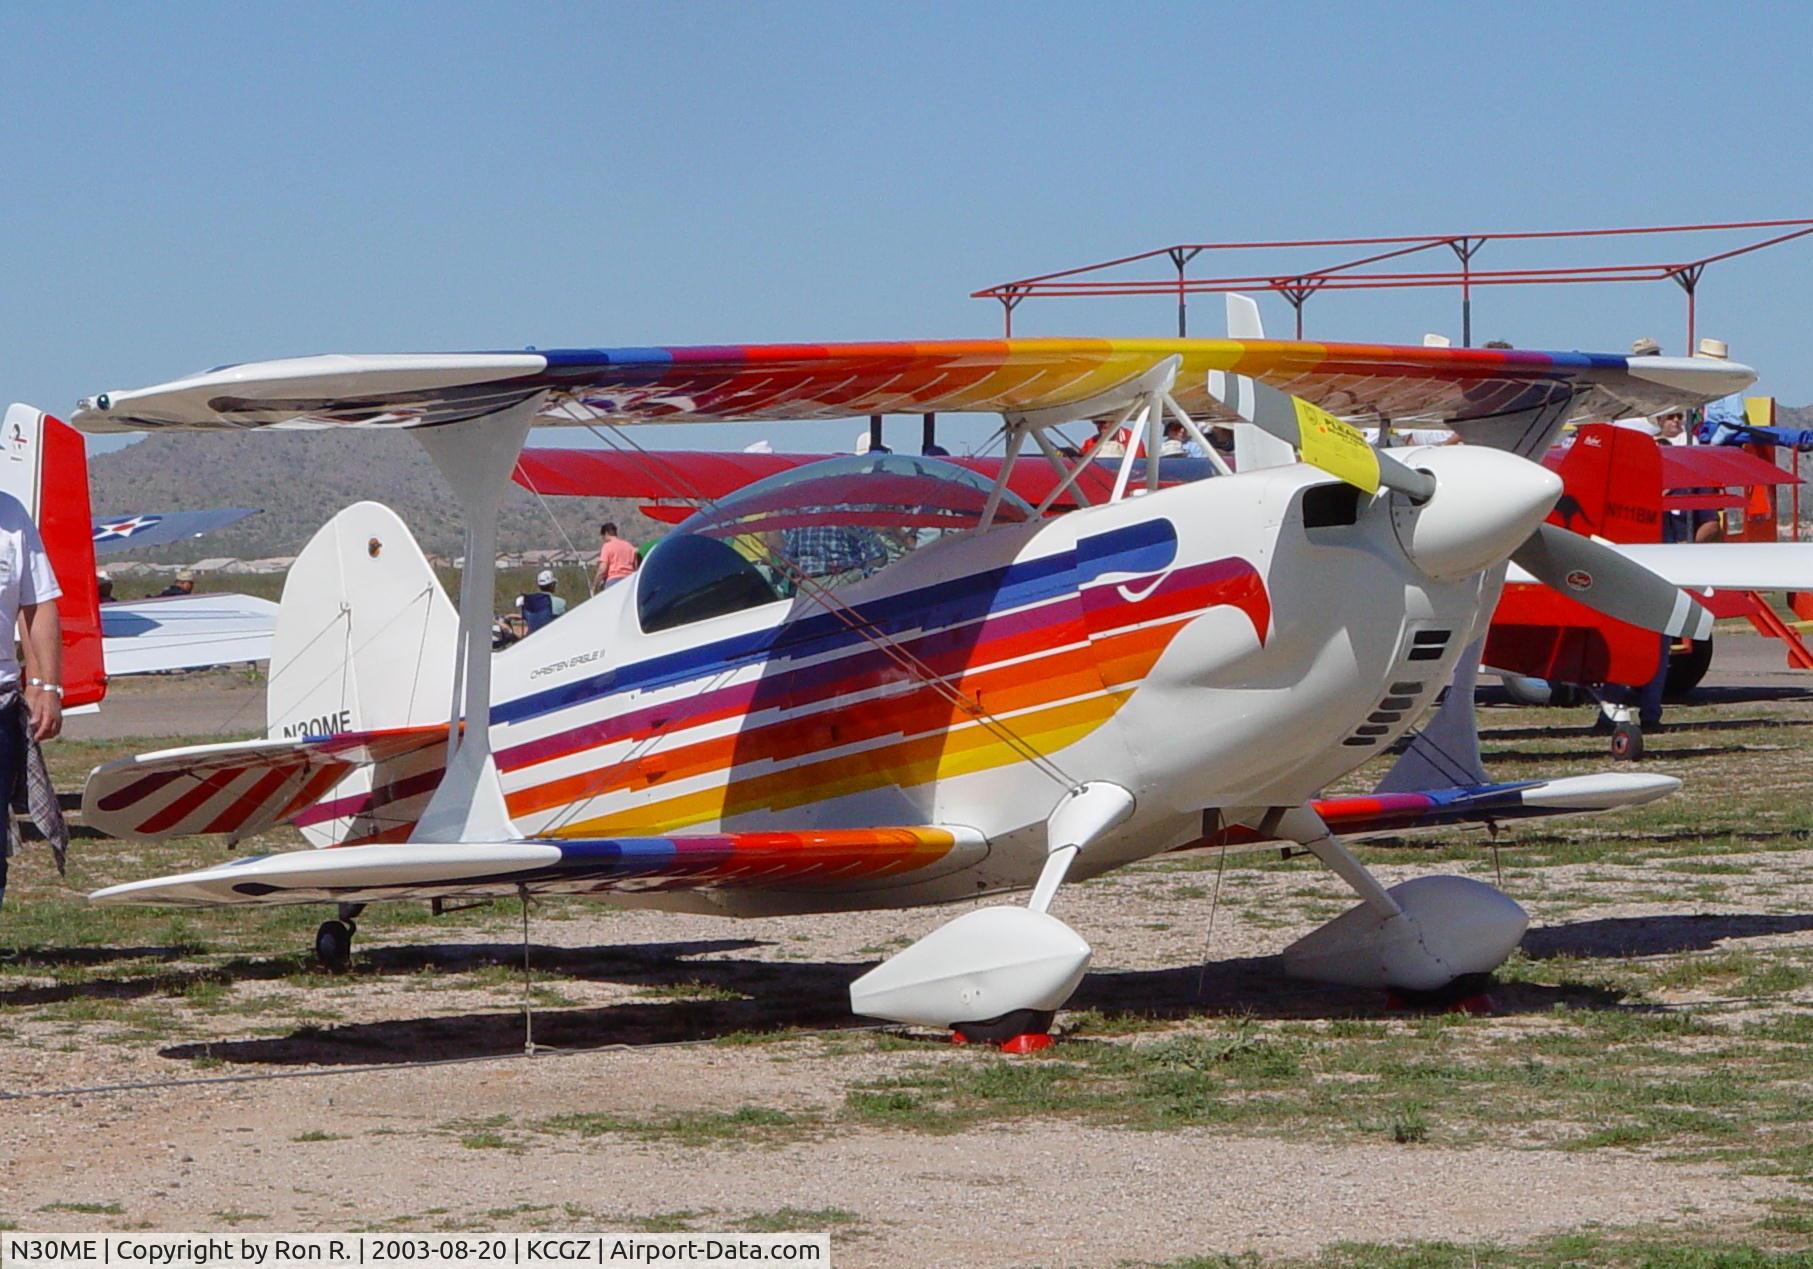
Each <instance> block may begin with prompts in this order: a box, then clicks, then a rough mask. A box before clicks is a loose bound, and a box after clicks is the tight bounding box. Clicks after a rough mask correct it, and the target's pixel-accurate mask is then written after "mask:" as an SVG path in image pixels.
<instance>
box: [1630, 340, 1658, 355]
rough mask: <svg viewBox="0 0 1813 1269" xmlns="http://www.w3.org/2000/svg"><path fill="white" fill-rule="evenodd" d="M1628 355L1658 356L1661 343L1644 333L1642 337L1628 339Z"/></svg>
mask: <svg viewBox="0 0 1813 1269" xmlns="http://www.w3.org/2000/svg"><path fill="white" fill-rule="evenodd" d="M1630 355H1631V356H1633V357H1660V356H1661V355H1662V345H1660V344H1658V343H1657V342H1656V341H1655V340H1653V339H1651V338H1650V337H1649V336H1648V335H1645V336H1644V337H1643V338H1642V339H1633V340H1631V341H1630Z"/></svg>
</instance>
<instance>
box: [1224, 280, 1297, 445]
mask: <svg viewBox="0 0 1813 1269" xmlns="http://www.w3.org/2000/svg"><path fill="white" fill-rule="evenodd" d="M1227 305H1228V338H1229V339H1264V338H1265V323H1264V321H1263V320H1262V319H1261V318H1260V316H1259V305H1258V303H1257V302H1256V301H1255V300H1254V299H1253V297H1252V296H1250V295H1236V294H1234V293H1233V292H1232V291H1230V292H1228V300H1227ZM1296 461H1297V451H1296V450H1294V449H1292V448H1291V447H1290V446H1289V445H1286V444H1285V443H1284V442H1283V441H1281V440H1279V439H1278V438H1277V437H1275V436H1272V435H1270V434H1269V433H1266V432H1262V431H1260V430H1259V429H1258V428H1256V427H1254V426H1253V425H1252V424H1251V423H1236V424H1234V470H1235V471H1258V470H1259V469H1260V468H1262V467H1288V466H1289V465H1290V464H1292V463H1294V462H1296Z"/></svg>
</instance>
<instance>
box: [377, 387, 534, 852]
mask: <svg viewBox="0 0 1813 1269" xmlns="http://www.w3.org/2000/svg"><path fill="white" fill-rule="evenodd" d="M546 400H547V394H546V393H545V392H544V393H537V394H536V395H535V396H532V397H530V398H528V399H527V400H524V401H518V402H516V403H515V404H513V405H508V406H505V407H504V408H503V409H501V410H497V411H495V412H493V413H491V414H485V415H480V416H478V417H477V418H470V419H461V420H459V421H458V422H455V423H443V424H441V425H439V426H433V427H422V428H414V429H411V431H412V432H413V434H414V435H415V437H416V439H418V440H420V441H421V442H422V448H423V449H425V450H427V451H428V457H429V458H431V459H433V460H434V465H435V466H436V467H438V468H439V469H440V472H441V475H443V476H445V477H446V478H447V483H448V484H449V485H451V486H452V487H453V496H454V498H456V499H457V500H458V501H459V504H460V519H461V521H462V522H463V524H464V526H465V546H466V559H465V563H464V565H463V566H462V568H461V569H460V628H459V635H458V638H457V640H456V641H455V644H454V646H455V648H456V649H458V651H459V655H460V669H459V673H458V675H457V676H456V678H455V680H454V696H453V703H452V707H451V717H450V719H449V722H450V726H449V729H448V730H449V735H448V742H447V773H446V775H444V776H443V777H442V778H441V783H440V786H439V787H438V788H436V789H435V791H434V796H433V797H432V798H430V799H429V801H428V806H427V808H426V809H425V810H423V812H422V817H421V819H420V820H418V821H417V822H416V826H415V831H414V832H412V833H411V834H410V835H409V840H410V841H412V842H420V841H427V842H468V841H510V840H513V839H516V838H520V837H521V836H522V835H523V834H522V832H521V831H520V830H519V829H518V828H517V827H516V825H515V824H513V823H511V821H510V813H509V811H508V810H506V809H505V807H504V791H503V786H502V785H501V784H500V783H499V782H498V778H497V764H496V762H494V761H493V760H492V757H491V727H490V720H491V638H490V631H491V618H492V612H493V610H494V607H495V603H496V599H497V514H498V508H499V506H500V505H501V504H502V502H503V497H504V492H505V491H506V490H507V489H509V487H510V473H511V471H513V470H514V469H515V467H516V460H517V458H518V456H519V455H520V454H521V453H522V447H523V442H524V441H526V440H527V439H528V437H529V427H530V425H531V424H532V423H533V422H534V419H535V415H536V414H537V413H538V412H539V411H540V410H541V408H542V406H543V405H544V404H545V403H546ZM461 718H465V719H468V720H469V721H470V722H471V724H472V725H471V726H469V727H465V728H461V727H460V725H459V723H460V719H461Z"/></svg>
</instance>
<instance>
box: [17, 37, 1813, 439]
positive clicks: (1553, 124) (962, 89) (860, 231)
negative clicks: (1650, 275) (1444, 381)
mask: <svg viewBox="0 0 1813 1269" xmlns="http://www.w3.org/2000/svg"><path fill="white" fill-rule="evenodd" d="M1810 13H1813V11H1810V10H1809V9H1808V8H1807V7H1806V6H1795V5H1780V6H1768V5H1744V6H1733V7H1729V8H1723V7H1719V6H1706V5H1694V6H1689V5H1672V4H1649V5H1645V6H1642V7H1641V8H1638V7H1630V6H1617V7H1613V6H1606V5H1598V6H1595V5H1578V4H1542V3H1537V4H1523V5H1517V6H1510V5H1497V6H1484V5H1430V6H1424V5H1414V4H1392V5H1373V4H1359V3H1353V4H1339V5H1336V4H1330V5H1325V6H1324V5H1307V6H1305V5H1289V4H1271V5H1263V6H1261V5H1249V4H1241V5H1234V6H1226V7H1224V6H1216V5H1176V6H1172V5H1160V4H1128V5H1118V6H1108V5H1101V4H1095V5H1063V4H1038V5H955V4H951V5H936V4H934V5H916V6H907V5H885V6H883V5H871V4H860V3H846V4H827V5H818V4H787V5H772V6H756V5H730V4H673V5H642V4H638V5H597V6H561V5H547V4H543V5H536V6H518V5H494V6H474V5H449V4H434V5H429V4H415V5H381V4H378V5H371V4H367V5H358V6H348V5H336V4H313V5H307V6H295V7H282V6H276V5H257V6H245V5H204V4H193V3H176V4H168V5H123V4H122V5H105V6H102V5H85V4H57V5H51V4H13V5H7V6H4V7H0V76H3V77H4V78H3V84H4V93H3V96H0V100H3V101H4V103H5V104H4V106H0V111H4V117H3V118H0V174H3V178H4V184H5V197H4V198H3V199H0V248H3V249H0V296H3V297H4V304H3V305H0V370H3V371H4V382H3V383H0V392H3V393H5V394H6V399H23V400H28V401H32V402H35V403H37V404H40V405H42V406H44V407H46V408H48V409H51V410H53V411H56V412H66V411H67V410H68V409H69V407H70V406H71V405H72V404H73V402H74V401H75V399H76V398H77V397H78V396H81V395H83V394H86V393H90V392H94V391H98V390H102V389H107V388H120V387H131V386H138V385H141V384H144V383H149V382H155V381H158V380H162V379H167V378H170V377H172V376H174V375H177V374H181V373H184V372H187V371H191V370H194V369H198V368H201V367H204V366H207V365H212V364H217V363H220V362H225V361H236V360H248V359H255V358H262V357H271V356H282V355H291V354H297V353H306V352H318V351H330V350H332V351H382V350H398V349H424V350H442V349H461V348H496V347H505V348H507V347H519V346H522V345H525V344H534V345H538V346H542V347H553V346H559V345H582V346H598V345H613V344H647V343H709V342H740V341H763V340H777V339H778V340H809V339H821V338H823V339H840V338H871V337H872V338H932V337H956V336H968V335H991V334H995V333H998V331H999V329H1000V325H999V322H1000V318H999V312H998V309H996V307H995V306H994V305H992V304H989V303H985V302H982V301H976V300H971V299H968V298H967V295H968V293H969V292H970V291H971V290H974V289H975V288H977V287H978V286H981V285H983V284H986V283H989V282H994V281H999V280H1002V279H1004V278H1009V277H1014V276H1019V275H1023V274H1027V273H1033V272H1039V271H1043V270H1046V269H1050V268H1057V267H1062V266H1065V265H1068V264H1074V263H1079V262H1083V261H1087V260H1091V259H1096V258H1101V257H1105V256H1112V255H1118V254H1122V253H1125V252H1128V251H1132V250H1137V249H1140V248H1143V247H1148V246H1159V245H1163V244H1166V243H1169V242H1172V241H1177V240H1190V239H1202V238H1224V239H1239V238H1258V237H1319V236H1338V235H1362V234H1370V233H1395V232H1421V231H1451V230H1463V229H1466V230H1471V229H1494V228H1497V229H1518V228H1554V227H1562V228H1572V227H1585V226H1594V225H1609V224H1653V223H1666V222H1677V221H1701V220H1725V219H1751V218H1766V217H1775V216H1794V215H1810V214H1813V163H1810V162H1809V160H1808V157H1807V154H1808V152H1807V144H1806V139H1807V137H1808V135H1809V132H1810V129H1809V126H1808V125H1809V111H1810V108H1809V105H1808V98H1807V95H1806V92H1805V76H1806V73H1807V55H1808V50H1809V49H1810V48H1813V38H1810V37H1813V16H1809V14H1810ZM1487 250H1488V252H1490V251H1492V250H1493V249H1492V248H1488V249H1487ZM1619 250H1620V251H1622V252H1624V254H1622V255H1618V256H1615V257H1614V258H1617V259H1627V260H1636V259H1642V258H1645V257H1646V253H1647V252H1648V251H1649V248H1641V247H1633V248H1620V249H1619ZM1528 259H1529V257H1517V256H1516V255H1514V253H1513V252H1512V251H1511V250H1510V249H1509V248H1508V247H1507V248H1505V250H1504V252H1503V254H1500V255H1497V256H1495V257H1493V258H1492V259H1491V260H1487V259H1486V258H1485V257H1482V260H1481V264H1482V267H1484V266H1486V265H1487V264H1489V263H1497V264H1501V265H1503V264H1511V263H1520V262H1525V261H1527V260H1528ZM1244 264H1245V262H1237V261H1230V262H1229V265H1230V267H1229V268H1228V269H1227V271H1229V272H1234V271H1243V269H1244ZM1809 294H1813V240H1808V241H1807V242H1803V243H1799V244H1794V245H1790V246H1787V247H1783V248H1780V249H1778V250H1776V251H1774V252H1771V253H1765V254H1763V255H1761V256H1758V257H1756V258H1753V259H1751V260H1746V261H1739V262H1734V263H1733V264H1730V265H1726V266H1724V267H1723V268H1718V267H1716V266H1715V268H1714V270H1713V271H1712V272H1710V273H1709V274H1708V275H1707V278H1706V281H1705V282H1704V283H1703V287H1702V292H1701V301H1700V321H1699V329H1700V333H1702V334H1711V335H1718V336H1721V337H1723V338H1726V339H1728V340H1729V341H1730V342H1731V345H1732V348H1733V351H1734V355H1735V356H1737V357H1739V358H1740V359H1742V360H1746V361H1749V362H1751V363H1752V364H1754V365H1756V366H1757V367H1758V368H1759V369H1760V370H1761V371H1762V376H1763V378H1762V384H1761V390H1767V391H1772V392H1774V393H1775V394H1777V395H1778V396H1780V397H1781V398H1782V399H1783V400H1785V401H1787V402H1789V403H1793V404H1799V403H1802V402H1807V401H1813V360H1810V359H1809V358H1808V357H1807V355H1806V343H1807V334H1808V330H1809V325H1810V322H1809V316H1808V303H1807V299H1808V296H1809ZM1262 304H1263V305H1264V307H1265V311H1266V316H1267V319H1268V321H1269V322H1270V323H1271V324H1272V329H1273V330H1274V331H1276V332H1279V333H1283V332H1285V331H1287V330H1288V324H1287V323H1288V310H1287V309H1286V308H1285V307H1284V305H1283V304H1282V303H1281V302H1278V301H1276V300H1273V299H1270V298H1267V299H1265V300H1262ZM1457 310H1458V302H1457V300H1456V298H1455V297H1454V296H1453V295H1452V294H1451V293H1445V292H1416V293H1403V294H1392V295H1377V294H1374V295H1362V296H1343V297H1324V298H1322V299H1319V300H1316V301H1312V306H1311V309H1310V318H1309V324H1308V334H1310V335H1311V336H1326V337H1330V338H1336V337H1353V338H1363V339H1373V340H1380V341H1403V342H1416V341H1418V340H1420V338H1421V335H1422V333H1423V332H1424V331H1426V330H1439V331H1445V332H1448V333H1450V334H1453V335H1456V336H1458V333H1459V332H1458V316H1457ZM1173 321H1174V316H1173V310H1172V308H1171V307H1170V305H1169V303H1168V302H1166V301H1163V300H1142V301H1138V302H1117V303H1093V302H1079V301H1050V302H1046V303H1044V304H1038V303H1034V304H1030V305H1028V306H1026V307H1024V308H1022V309H1021V310H1020V315H1019V317H1018V319H1017V328H1018V331H1019V332H1020V333H1027V334H1034V333H1038V334H1119V335H1137V334H1152V335H1162V334H1167V333H1170V331H1171V328H1172V323H1173ZM1682 327H1683V316H1682V304H1681V297H1680V295H1679V292H1678V291H1676V290H1675V289H1674V288H1673V287H1672V286H1669V285H1667V284H1660V285H1656V284H1651V285H1648V286H1643V287H1604V288H1599V287H1594V288H1579V287H1575V288H1554V289H1548V290H1543V291H1520V292H1509V291H1500V292H1488V293H1485V294H1483V295H1481V296H1480V297H1479V298H1478V299H1476V301H1475V326H1474V329H1475V338H1476V339H1478V340H1484V339H1487V338H1494V337H1503V338H1506V339H1510V340H1512V341H1513V342H1515V343H1517V344H1519V345H1523V346H1537V347H1562V348H1567V347H1583V348H1591V349H1596V350H1619V349H1622V348H1623V347H1625V346H1626V345H1627V344H1628V342H1629V341H1630V339H1632V338H1633V337H1635V336H1637V335H1644V334H1649V335H1655V336H1657V337H1659V338H1661V339H1662V340H1663V341H1664V343H1665V345H1666V346H1667V347H1668V349H1669V351H1671V352H1673V351H1678V350H1679V347H1680V344H1681V341H1682V337H1683V331H1682ZM1218 329H1219V315H1218V312H1217V311H1216V302H1215V301H1214V300H1212V299H1210V300H1205V301H1204V302H1202V304H1201V305H1200V307H1199V310H1198V324H1197V326H1196V331H1197V333H1211V334H1212V333H1215V332H1216V331H1217V330H1218ZM896 426H897V427H898V426H901V425H896ZM903 430H904V428H903ZM959 430H960V431H962V433H963V435H964V436H965V437H969V436H974V437H979V436H981V435H982V434H984V430H985V429H983V428H982V427H981V426H980V425H979V424H978V425H975V426H973V427H971V428H970V429H967V430H965V429H961V428H960V429H959ZM664 431H665V432H669V433H671V432H673V431H674V429H664ZM764 431H767V432H772V431H773V429H742V428H730V429H723V430H721V431H713V432H711V433H710V434H709V435H701V434H700V432H699V431H698V430H696V429H695V430H694V431H692V432H690V433H686V434H684V435H681V436H678V437H675V436H672V435H664V436H661V437H658V438H654V437H651V438H648V440H649V442H650V443H656V444H691V445H720V444H721V445H725V446H741V445H742V444H744V443H746V442H747V441H748V440H749V439H751V438H753V437H754V436H756V435H758V434H762V433H763V432H764ZM855 431H856V428H855V427H854V426H845V425H843V424H838V425H819V426H816V427H807V428H799V429H796V430H794V431H793V432H791V433H789V434H787V435H785V436H778V435H777V436H776V437H775V440H776V444H777V448H809V447H813V446H830V445H835V446H837V447H839V448H842V447H844V446H846V445H847V444H848V443H849V441H850V440H851V439H852V438H853V436H854V434H855Z"/></svg>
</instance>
